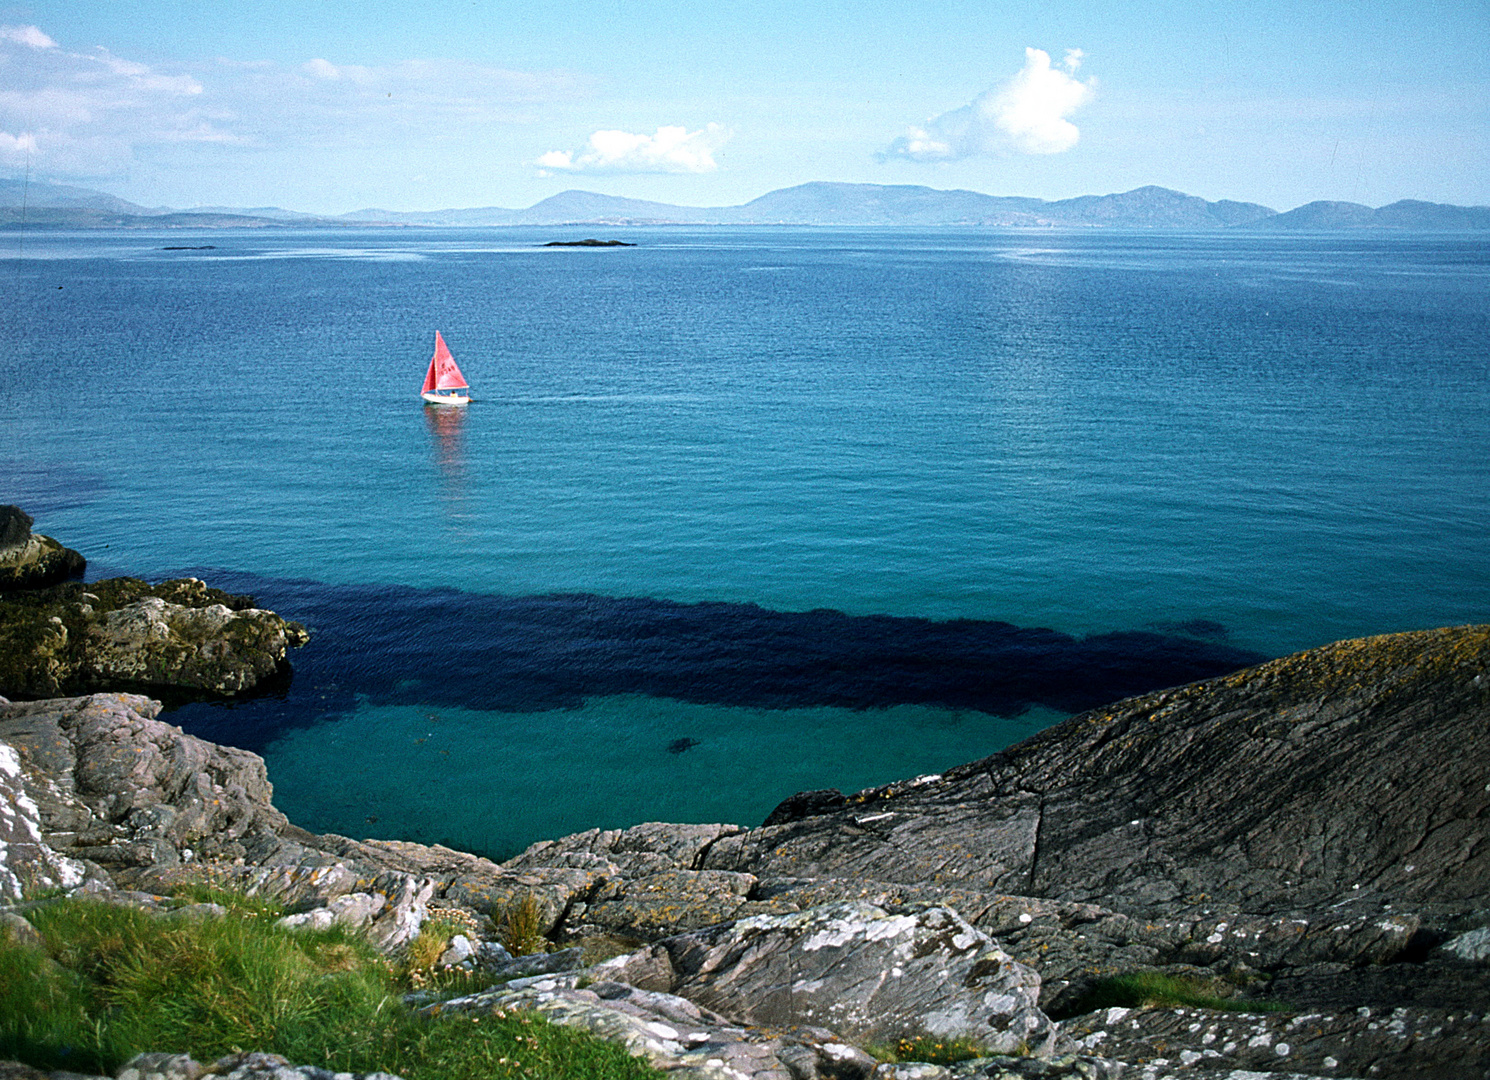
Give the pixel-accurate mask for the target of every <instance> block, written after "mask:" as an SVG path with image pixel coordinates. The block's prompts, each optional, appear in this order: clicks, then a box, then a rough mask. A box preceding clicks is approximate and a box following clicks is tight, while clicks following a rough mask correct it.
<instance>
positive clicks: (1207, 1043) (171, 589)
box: [0, 511, 1490, 1080]
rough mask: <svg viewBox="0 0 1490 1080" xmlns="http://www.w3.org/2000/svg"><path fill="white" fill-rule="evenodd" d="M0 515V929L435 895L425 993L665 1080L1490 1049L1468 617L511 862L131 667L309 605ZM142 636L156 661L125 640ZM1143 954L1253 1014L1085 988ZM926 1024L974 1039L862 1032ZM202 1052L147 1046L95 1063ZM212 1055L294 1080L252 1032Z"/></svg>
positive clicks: (1405, 1065)
mask: <svg viewBox="0 0 1490 1080" xmlns="http://www.w3.org/2000/svg"><path fill="white" fill-rule="evenodd" d="M17 514H19V511H17ZM0 517H3V518H4V526H5V540H6V542H5V543H4V544H0V570H4V571H6V572H7V573H10V574H11V575H12V576H10V577H9V578H7V582H8V583H9V585H8V591H6V592H4V593H0V604H3V605H5V606H4V608H3V614H4V619H3V622H0V635H4V636H5V644H6V652H7V655H8V656H9V657H10V659H9V660H8V661H7V662H11V663H14V657H15V655H16V654H17V653H18V651H23V650H19V649H18V644H19V645H25V644H27V643H28V642H29V643H30V644H31V645H32V646H35V645H36V642H31V641H30V639H29V638H26V639H24V640H23V638H24V636H25V633H29V632H31V631H30V630H24V629H23V628H27V627H29V628H31V630H35V629H36V627H38V626H41V627H42V628H43V629H41V630H40V631H37V633H39V634H40V635H41V638H40V639H39V640H41V644H42V646H44V647H43V648H33V649H32V651H31V652H27V653H25V655H26V656H28V657H32V658H36V657H41V659H40V660H39V661H35V662H34V663H33V665H32V666H33V667H35V668H37V669H38V670H37V671H27V672H19V673H18V672H17V671H16V670H12V669H7V670H5V671H4V672H3V673H0V685H3V686H4V688H5V692H6V693H7V694H8V696H9V697H11V698H14V699H29V700H11V701H5V700H4V699H0V811H3V812H0V905H9V907H8V908H0V922H4V923H5V924H6V926H7V927H9V928H10V929H8V930H7V932H11V933H20V932H21V931H20V930H19V929H18V928H16V927H15V925H14V924H15V923H16V922H17V921H18V920H19V915H18V914H17V911H20V910H24V906H25V902H24V901H23V900H22V896H21V892H22V883H25V884H26V885H27V887H28V889H31V890H34V889H36V888H46V887H51V888H55V889H60V890H66V891H67V892H69V893H71V894H73V895H79V896H91V897H96V898H97V899H99V900H100V901H114V902H126V903H131V904H135V905H138V906H140V907H142V908H145V909H147V910H160V911H167V910H169V909H171V908H172V907H174V906H178V905H179V904H180V903H182V902H181V901H177V900H173V899H171V898H170V893H171V891H172V890H173V889H174V888H175V887H176V886H177V885H179V884H181V883H182V882H184V881H192V880H202V879H203V878H204V877H205V878H207V879H210V880H212V881H213V882H215V883H218V884H222V885H227V886H231V887H235V888H238V889H242V890H246V891H248V892H251V893H253V894H256V895H261V896H266V897H272V898H275V899H278V900H280V901H281V902H282V903H283V904H284V906H285V908H286V910H288V911H290V912H292V914H291V915H289V916H287V917H286V920H285V921H286V923H287V924H289V925H298V924H303V923H310V924H312V925H325V924H328V923H338V924H343V925H352V926H358V927H361V928H362V929H363V931H364V932H365V933H366V934H367V936H368V937H369V939H370V940H371V941H373V942H374V943H375V944H376V945H377V946H378V947H379V948H381V949H383V950H385V951H387V952H389V953H397V952H398V951H399V950H400V949H401V948H403V947H405V946H406V945H407V943H408V942H409V941H410V940H412V939H413V937H414V936H415V935H416V934H417V933H418V930H419V927H420V926H421V924H422V923H423V922H424V921H425V920H427V919H429V918H431V917H432V916H437V915H438V916H442V917H449V916H451V915H452V914H453V915H456V916H458V917H459V918H460V919H462V920H464V923H465V924H466V925H468V926H469V927H471V928H472V929H471V931H470V933H469V934H467V935H464V936H459V937H457V938H455V939H454V940H453V941H452V944H451V948H450V950H449V952H448V953H447V954H446V956H445V957H444V958H442V962H443V963H447V964H450V965H453V966H461V967H463V968H466V969H468V970H479V971H483V972H487V973H489V974H490V975H491V977H492V980H493V983H494V985H493V987H492V989H490V990H487V991H485V992H483V993H479V994H473V995H468V996H465V997H461V998H455V999H450V1000H429V1001H424V1002H416V1005H418V1006H419V1007H421V1008H422V1009H423V1010H424V1011H425V1012H426V1013H428V1014H431V1015H433V1014H441V1013H448V1012H455V1013H478V1014H479V1013H481V1012H482V1011H491V1010H509V1009H512V1008H530V1009H534V1010H536V1011H538V1012H539V1013H541V1014H543V1015H545V1016H546V1017H547V1018H549V1019H550V1020H552V1021H555V1022H558V1023H562V1024H570V1025H574V1026H577V1027H580V1028H583V1029H585V1030H588V1031H591V1032H593V1033H595V1034H598V1035H600V1036H601V1037H603V1038H607V1039H611V1040H614V1041H617V1042H619V1043H621V1044H623V1045H624V1046H626V1047H627V1048H628V1049H630V1050H631V1052H633V1053H636V1054H641V1055H644V1056H645V1057H647V1058H648V1059H649V1060H650V1061H651V1062H652V1063H653V1064H654V1065H656V1066H657V1067H658V1068H661V1069H663V1070H664V1071H667V1072H668V1073H669V1074H671V1075H674V1076H677V1077H679V1078H682V1077H689V1078H705V1077H708V1078H719V1080H725V1078H741V1077H750V1078H752V1080H804V1078H814V1077H821V1078H824V1080H827V1078H834V1080H850V1078H863V1080H868V1078H870V1077H873V1078H875V1080H892V1078H893V1080H938V1078H946V1080H952V1078H954V1077H955V1078H972V1077H987V1078H994V1077H1042V1078H1058V1077H1062V1078H1063V1077H1082V1078H1117V1077H1143V1078H1153V1080H1162V1078H1167V1077H1174V1078H1182V1077H1184V1078H1193V1080H1220V1078H1223V1077H1227V1078H1238V1080H1239V1078H1241V1077H1258V1076H1263V1077H1271V1078H1275V1080H1286V1078H1288V1077H1296V1078H1298V1077H1332V1078H1338V1077H1358V1078H1367V1077H1425V1078H1443V1080H1450V1078H1454V1080H1458V1078H1462V1077H1487V1076H1490V745H1487V742H1490V626H1467V627H1457V628H1446V629H1438V630H1428V631H1421V632H1415V633H1404V634H1392V635H1385V636H1381V637H1375V638H1366V639H1360V640H1356V641H1346V642H1339V643H1336V644H1334V645H1330V646H1326V647H1323V648H1319V649H1313V650H1309V651H1307V652H1303V653H1299V654H1297V655H1295V656H1290V657H1285V658H1282V659H1280V660H1274V661H1271V662H1268V663H1264V664H1261V665H1258V666H1256V667H1252V668H1248V669H1246V670H1243V671H1240V672H1237V673H1234V674H1231V675H1227V676H1224V677H1220V678H1214V679H1208V680H1205V681H1202V682H1198V683H1193V684H1190V685H1187V686H1182V687H1178V688H1175V689H1171V690H1164V691H1159V692H1156V693H1151V694H1144V695H1141V696H1138V697H1134V698H1130V699H1128V700H1125V701H1121V702H1118V703H1115V704H1113V705H1109V706H1107V707H1105V708H1100V709H1094V710H1090V711H1088V712H1085V713H1082V714H1079V715H1077V716H1074V717H1072V718H1071V719H1069V720H1067V721H1065V722H1063V723H1061V724H1058V725H1056V726H1055V727H1052V728H1049V729H1047V730H1046V731H1043V732H1041V733H1040V734H1038V735H1036V736H1034V737H1033V738H1031V739H1028V740H1026V741H1024V742H1022V743H1020V744H1018V745H1016V746H1013V747H1010V748H1008V749H1007V750H1005V751H1002V752H1000V753H998V754H994V755H992V756H990V757H988V758H985V759H983V760H981V761H977V762H972V763H970V764H967V765H963V766H959V767H957V768H955V769H951V770H949V771H948V772H946V773H944V774H942V775H939V776H924V777H917V778H915V779H910V780H906V781H902V782H899V783H894V784H889V785H885V786H883V787H879V788H873V789H870V790H867V791H862V792H857V793H853V794H844V793H841V792H837V791H816V792H804V793H801V794H798V795H795V796H792V797H791V798H789V799H787V800H785V801H784V802H783V803H782V804H781V805H780V806H779V807H778V808H777V809H776V810H775V811H774V812H773V813H772V814H771V815H770V817H769V818H768V819H767V820H766V822H765V823H763V824H762V825H760V826H756V827H753V828H752V827H745V826H741V825H735V824H715V825H692V824H690V825H682V824H664V823H649V824H644V825H637V826H634V827H632V828H629V829H622V830H601V829H592V830H590V831H588V832H583V833H578V834H575V835H572V836H567V837H562V838H558V839H554V840H548V841H543V842H540V843H537V844H534V845H532V846H531V847H529V848H528V849H527V850H526V851H524V852H522V853H521V854H519V855H517V856H516V857H514V858H512V859H508V860H506V861H505V862H500V863H497V862H492V861H490V860H488V859H485V858H481V857H479V856H476V855H472V854H468V853H464V852H459V851H454V850H451V849H449V848H444V847H440V846H432V847H431V846H424V845H419V844H412V843H404V842H398V841H387V840H366V841H359V840H355V839H351V838H347V837H341V836H334V835H312V834H310V833H308V832H306V831H304V830H302V829H299V828H297V827H296V826H294V825H293V824H292V823H290V822H289V821H288V820H287V819H286V818H285V816H284V815H283V814H282V813H280V812H279V811H278V810H276V809H275V807H274V805H273V802H272V788H271V786H270V784H269V780H268V776H267V772H266V770H265V766H264V762H263V760H262V759H261V758H259V757H258V756H257V755H255V754H252V753H249V752H247V751H243V750H238V749H234V748H231V747H226V746H219V745H216V744H213V743H209V742H206V741H204V740H201V739H197V738H195V737H193V736H190V735H186V734H184V733H183V732H182V731H181V730H180V729H179V728H176V727H173V726H172V725H170V724H167V723H164V722H162V721H161V720H159V719H158V715H159V713H160V711H161V705H160V702H159V701H158V700H156V697H157V696H158V695H156V694H155V693H153V692H152V693H150V695H149V696H146V695H145V694H135V693H127V692H120V687H121V686H128V687H131V688H136V689H140V688H144V689H147V690H149V689H150V688H153V687H157V686H158V687H160V688H162V689H166V688H173V687H174V688H184V689H187V690H190V691H193V692H201V693H215V694H221V695H232V694H235V693H241V692H245V691H247V690H249V689H251V688H252V687H253V686H254V685H257V684H259V683H260V682H261V681H262V680H264V679H272V678H274V677H275V673H276V672H278V673H280V674H281V675H282V674H283V670H284V668H283V665H284V662H285V661H284V658H285V653H286V649H287V648H289V647H292V646H293V645H294V644H296V643H297V642H299V641H303V640H304V634H305V631H304V630H303V628H300V627H298V626H297V624H294V623H287V622H285V621H284V620H283V619H280V618H279V616H277V615H273V613H269V612H259V611H258V609H256V608H254V607H253V606H252V604H251V601H249V599H248V598H245V597H234V596H232V595H230V594H226V593H220V592H218V591H216V590H213V589H211V588H209V587H208V586H206V585H205V584H203V583H201V582H196V581H193V580H191V579H187V580H185V581H178V582H168V583H164V584H162V585H158V586H150V585H148V584H146V583H144V582H137V581H135V579H115V580H114V581H113V582H95V583H90V584H89V585H87V586H86V587H85V586H83V585H81V584H80V583H78V582H75V581H74V582H69V581H66V580H61V579H65V578H67V577H68V576H71V575H75V574H76V573H78V572H79V571H80V570H81V568H82V565H81V557H80V556H78V557H76V558H68V557H66V556H62V555H58V554H57V553H56V549H61V545H56V549H54V548H53V547H52V546H51V545H52V544H55V541H46V538H38V537H34V536H32V535H31V534H30V531H29V529H30V524H31V522H30V519H29V518H25V517H24V514H21V515H20V516H19V517H17V516H16V515H15V514H9V515H8V516H7V512H0ZM23 518H24V521H22V519H23ZM61 550H63V551H65V549H61ZM17 551H23V552H30V553H34V557H32V556H29V555H20V556H18V555H17V554H16V552H17ZM73 554H74V555H75V553H73ZM59 560H60V561H59ZM84 609H87V610H84ZM207 611H210V612H211V615H210V617H204V616H202V615H201V614H196V615H191V614H188V613H192V612H196V613H201V612H207ZM120 613H125V614H120ZM253 613H256V614H253ZM244 615H249V616H250V619H251V621H252V622H253V623H254V625H255V627H256V629H255V630H254V631H253V632H252V633H249V632H248V629H247V627H244V626H240V625H238V624H237V623H236V622H235V619H236V618H237V617H241V616H244ZM124 625H128V626H131V627H145V628H147V629H144V630H140V631H138V632H135V631H131V632H130V633H128V634H127V633H125V631H124V630H123V629H121V627H122V626H124ZM48 627H49V628H50V629H46V628H48ZM33 636H35V635H33ZM135 640H138V642H139V645H138V646H135V648H136V651H137V652H138V651H140V650H143V653H144V654H145V655H148V656H149V659H137V660H125V659H121V657H124V656H126V655H127V654H128V653H129V651H130V646H129V642H131V641H135ZM155 642H166V643H167V644H165V645H163V646H159V649H158V650H157V652H151V651H150V650H151V649H152V648H156V646H154V645H152V644H151V643H155ZM266 657H267V658H270V661H266V660H265V658H266ZM111 682H112V683H113V684H114V685H112V686H110V685H109V684H110V683H111ZM47 687H55V688H56V689H47ZM691 742H692V740H690V739H684V738H680V739H679V740H677V743H675V744H674V745H680V746H681V745H682V744H689V743H691ZM685 748H686V747H685ZM669 749H672V748H671V747H669ZM676 752H682V751H681V749H680V750H679V751H676ZM525 898H532V899H534V900H536V901H537V906H538V909H539V911H540V912H541V924H542V931H543V933H544V935H545V937H546V938H547V940H548V941H549V942H550V943H551V948H552V951H551V952H549V953H548V954H544V955H541V956H539V957H521V958H518V959H516V960H514V959H513V958H511V957H510V956H508V955H506V953H505V951H504V950H503V949H501V947H500V946H498V945H496V943H495V941H494V940H492V939H494V938H495V937H496V936H497V935H496V927H495V925H494V923H493V922H492V919H491V913H492V912H493V911H494V910H500V909H501V908H503V907H504V906H506V905H509V904H512V903H514V902H517V901H519V900H523V899H525ZM607 954H609V955H611V958H610V959H607V960H604V961H602V962H600V963H586V958H587V957H592V956H598V955H607ZM1134 972H1139V973H1143V972H1148V973H1157V974H1163V975H1172V976H1181V977H1184V978H1186V979H1188V980H1189V981H1190V983H1191V984H1193V985H1200V986H1205V987H1207V988H1208V989H1209V990H1210V991H1211V992H1212V993H1213V994H1214V995H1215V996H1216V997H1218V998H1223V999H1229V1001H1228V1003H1229V1004H1241V1005H1247V1004H1248V1003H1253V1004H1256V1003H1262V1004H1268V1005H1271V1006H1272V1007H1273V1008H1274V1009H1275V1011H1268V1012H1248V1011H1233V1010H1229V1009H1225V1010H1223V1009H1213V1008H1205V1007H1199V1006H1169V1005H1146V1006H1137V1007H1127V1006H1121V1007H1119V1006H1103V1007H1099V1006H1097V1005H1096V1004H1095V1003H1096V1002H1098V1001H1099V998H1098V997H1096V996H1095V994H1096V992H1097V991H1099V990H1100V988H1101V986H1102V985H1103V981H1104V979H1106V978H1107V977H1108V976H1111V975H1115V974H1120V973H1134ZM514 976H516V977H515V978H514ZM498 980H507V981H504V982H501V984H500V985H497V981H498ZM916 1037H929V1038H934V1039H950V1038H962V1039H968V1040H971V1041H974V1042H976V1043H978V1044H979V1045H981V1046H983V1047H985V1048H986V1051H987V1054H988V1055H989V1056H986V1057H983V1058H979V1059H974V1060H972V1061H968V1062H964V1063H962V1064H960V1065H955V1066H940V1065H915V1064H881V1063H878V1062H876V1060H875V1059H874V1058H873V1057H871V1056H870V1055H869V1054H868V1053H867V1052H866V1051H865V1049H864V1048H865V1047H866V1046H875V1045H883V1044H885V1043H886V1042H889V1041H893V1040H895V1039H900V1038H916ZM204 1068H205V1067H204V1066H202V1065H199V1064H198V1063H196V1062H193V1061H191V1060H190V1059H189V1058H186V1057H184V1056H182V1055H175V1056H171V1055H166V1054H156V1055H143V1056H142V1058H141V1059H138V1060H136V1061H134V1062H131V1063H130V1064H129V1065H127V1066H126V1067H125V1068H124V1069H123V1071H121V1073H120V1074H119V1075H120V1077H124V1076H126V1075H128V1076H129V1077H131V1078H134V1077H144V1076H146V1075H151V1076H155V1075H159V1076H161V1077H181V1078H194V1077H196V1076H197V1075H200V1074H201V1072H202V1070H203V1069H204ZM7 1069H8V1070H10V1071H5V1070H7ZM131 1070H132V1071H131ZM212 1071H213V1072H214V1073H215V1074H217V1075H226V1076H233V1077H240V1076H241V1077H250V1076H271V1075H272V1076H289V1075H299V1076H305V1077H311V1076H312V1075H318V1074H319V1070H314V1069H310V1068H309V1067H301V1068H298V1069H297V1068H295V1067H294V1066H292V1065H291V1063H289V1062H285V1061H284V1060H282V1059H278V1058H274V1057H273V1056H272V1055H264V1054H252V1053H247V1054H242V1055H238V1056H237V1057H236V1058H234V1059H233V1060H228V1059H224V1060H223V1061H221V1062H218V1063H216V1064H215V1065H214V1066H212ZM46 1075H49V1074H46V1073H40V1072H36V1071H35V1070H31V1069H29V1068H27V1067H25V1066H19V1065H6V1064H3V1063H0V1076H8V1077H22V1076H25V1077H36V1076H46Z"/></svg>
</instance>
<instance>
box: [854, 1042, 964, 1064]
mask: <svg viewBox="0 0 1490 1080" xmlns="http://www.w3.org/2000/svg"><path fill="white" fill-rule="evenodd" d="M866 1049H867V1050H868V1051H869V1053H870V1054H872V1055H873V1056H874V1057H875V1058H877V1059H879V1060H880V1061H882V1062H885V1063H886V1064H890V1065H896V1064H901V1063H906V1062H913V1061H914V1062H920V1063H924V1064H927V1065H956V1064H957V1063H958V1062H959V1061H972V1060H973V1059H974V1058H980V1057H988V1056H989V1051H988V1049H987V1048H986V1047H985V1046H983V1045H982V1044H981V1043H979V1042H977V1041H975V1040H973V1039H935V1038H931V1037H929V1036H917V1037H916V1038H913V1039H896V1040H895V1041H894V1042H893V1043H889V1044H886V1045H876V1046H870V1047H866Z"/></svg>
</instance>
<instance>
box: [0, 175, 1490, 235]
mask: <svg viewBox="0 0 1490 1080" xmlns="http://www.w3.org/2000/svg"><path fill="white" fill-rule="evenodd" d="M348 225H443V226H478V225H487V226H491V225H860V226H865V225H889V226H917V227H928V226H938V225H985V226H996V227H1003V228H1013V227H1029V228H1051V227H1087V228H1090V227H1104V226H1105V227H1111V228H1128V229H1226V228H1260V229H1362V228H1366V229H1412V230H1462V229H1490V206H1448V205H1444V204H1441V203H1430V202H1418V201H1415V200H1411V199H1404V200H1402V201H1400V202H1395V203H1392V204H1391V205H1390V206H1383V207H1381V208H1379V209H1372V208H1371V207H1369V206H1362V205H1361V204H1360V203H1348V202H1312V203H1309V204H1307V205H1305V206H1300V207H1298V208H1297V209H1294V210H1289V211H1287V212H1286V213H1281V214H1280V213H1278V212H1277V211H1276V210H1273V209H1270V208H1269V207H1266V206H1260V205H1258V204H1257V203H1244V202H1232V201H1230V200H1222V201H1220V202H1207V201H1206V200H1205V199H1201V198H1198V197H1196V196H1194V195H1186V194H1184V193H1183V192H1179V191H1171V190H1170V189H1168V188H1162V187H1141V188H1136V189H1134V190H1133V191H1125V192H1123V193H1121V194H1116V195H1083V196H1081V197H1080V198H1075V199H1060V200H1057V201H1054V202H1049V201H1046V200H1044V199H1032V198H1020V197H1017V196H1000V195H984V194H981V193H980V192H976V191H960V190H957V191H940V190H937V189H935V188H929V187H919V186H914V185H908V184H900V185H884V184H835V183H823V182H818V183H811V184H799V185H798V186H796V187H789V188H781V189H780V190H777V191H771V192H767V193H766V194H765V195H762V196H761V197H760V198H758V199H752V200H751V201H750V202H748V203H745V204H744V205H742V206H713V207H702V206H673V205H671V204H669V203H658V202H646V201H644V200H641V199H622V198H618V197H616V196H613V195H600V194H597V193H595V192H593V191H564V192H560V193H559V194H558V195H554V196H552V197H550V198H547V199H544V200H543V201H542V202H539V203H535V204H534V205H532V206H530V207H528V208H527V209H526V210H507V209H504V208H502V207H497V206H487V207H478V208H475V209H467V210H431V211H419V212H407V211H396V210H357V211H354V212H352V213H350V214H341V215H338V216H335V217H318V216H316V215H314V214H302V213H297V212H296V211H293V210H283V209H280V208H279V207H274V206H259V207H252V208H238V207H226V206H203V207H196V208H194V209H190V210H176V209H171V208H168V207H155V208H151V207H145V206H139V205H137V204H135V203H131V202H127V201H125V200H124V199H120V198H117V197H115V196H113V195H108V194H105V193H104V192H101V191H92V190H90V189H88V188H79V187H68V186H66V185H62V184H48V183H42V182H32V183H29V184H27V183H23V182H22V181H20V180H0V228H6V229H17V228H21V227H25V228H36V229H42V228H74V229H76V228H110V229H120V228H185V227H196V228H235V227H236V228H269V227H276V226H278V227H284V226H296V227H331V226H348Z"/></svg>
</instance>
